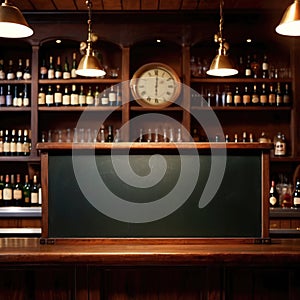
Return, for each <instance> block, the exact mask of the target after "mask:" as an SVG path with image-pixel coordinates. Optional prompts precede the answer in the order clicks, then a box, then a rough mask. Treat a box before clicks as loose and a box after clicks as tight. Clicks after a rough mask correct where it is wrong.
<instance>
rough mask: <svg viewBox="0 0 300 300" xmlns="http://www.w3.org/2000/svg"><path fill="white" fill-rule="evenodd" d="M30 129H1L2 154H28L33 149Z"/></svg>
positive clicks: (0, 144)
mask: <svg viewBox="0 0 300 300" xmlns="http://www.w3.org/2000/svg"><path fill="white" fill-rule="evenodd" d="M29 132H30V131H29V130H28V129H23V130H22V129H18V130H16V129H12V130H8V129H5V130H0V155H4V156H28V155H30V151H31V140H30V137H29Z"/></svg>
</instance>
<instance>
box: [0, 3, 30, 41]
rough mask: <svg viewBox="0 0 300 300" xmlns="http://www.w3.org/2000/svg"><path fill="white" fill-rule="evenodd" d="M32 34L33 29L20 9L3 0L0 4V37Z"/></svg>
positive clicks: (21, 36) (17, 36) (19, 36)
mask: <svg viewBox="0 0 300 300" xmlns="http://www.w3.org/2000/svg"><path fill="white" fill-rule="evenodd" d="M32 34H33V30H32V29H31V28H30V27H29V25H28V23H27V22H26V20H25V18H24V16H23V15H22V13H21V12H20V10H19V9H18V8H17V7H16V6H13V5H10V4H9V3H8V0H5V1H4V2H3V3H2V4H1V6H0V37H3V38H25V37H28V36H31V35H32Z"/></svg>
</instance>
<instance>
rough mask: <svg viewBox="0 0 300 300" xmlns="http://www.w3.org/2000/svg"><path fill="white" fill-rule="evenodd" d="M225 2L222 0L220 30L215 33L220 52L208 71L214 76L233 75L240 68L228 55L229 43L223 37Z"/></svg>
mask: <svg viewBox="0 0 300 300" xmlns="http://www.w3.org/2000/svg"><path fill="white" fill-rule="evenodd" d="M223 4H224V1H223V0H220V25H219V32H218V33H217V34H215V37H214V38H215V42H216V43H219V49H218V54H217V55H216V57H215V58H214V59H213V61H212V63H211V65H210V68H209V70H208V71H207V72H206V73H207V74H208V75H212V76H221V77H223V76H232V75H236V74H237V73H238V70H237V69H235V68H234V67H233V65H232V62H231V61H230V58H229V57H228V54H227V52H228V50H229V44H228V43H227V42H225V39H224V38H223V23H224V19H223Z"/></svg>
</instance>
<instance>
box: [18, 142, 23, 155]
mask: <svg viewBox="0 0 300 300" xmlns="http://www.w3.org/2000/svg"><path fill="white" fill-rule="evenodd" d="M17 152H18V153H22V152H23V143H19V142H18V143H17Z"/></svg>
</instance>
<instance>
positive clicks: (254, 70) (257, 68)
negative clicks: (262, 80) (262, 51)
mask: <svg viewBox="0 0 300 300" xmlns="http://www.w3.org/2000/svg"><path fill="white" fill-rule="evenodd" d="M259 71H260V65H259V63H258V62H257V56H256V54H253V57H252V61H251V72H252V77H253V78H258V77H259Z"/></svg>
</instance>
